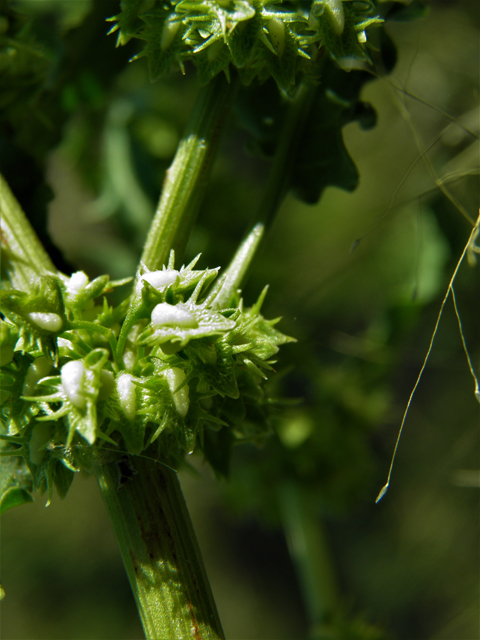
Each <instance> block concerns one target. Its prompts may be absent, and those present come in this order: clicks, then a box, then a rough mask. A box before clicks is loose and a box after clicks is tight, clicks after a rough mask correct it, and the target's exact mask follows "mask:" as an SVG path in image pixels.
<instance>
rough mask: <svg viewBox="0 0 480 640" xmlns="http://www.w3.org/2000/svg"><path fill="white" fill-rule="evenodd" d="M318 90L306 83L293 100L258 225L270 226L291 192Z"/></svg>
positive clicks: (263, 198)
mask: <svg viewBox="0 0 480 640" xmlns="http://www.w3.org/2000/svg"><path fill="white" fill-rule="evenodd" d="M316 91H317V87H316V86H315V85H314V84H313V83H312V82H310V81H308V80H303V81H302V83H301V84H300V86H299V88H298V90H297V93H296V94H295V97H294V98H292V99H291V100H290V103H289V105H288V109H287V112H286V114H285V119H284V121H283V124H282V131H281V133H280V137H279V140H278V143H277V148H276V150H275V155H274V157H273V161H272V166H271V168H270V172H269V174H268V179H267V185H266V187H265V190H264V192H263V197H262V200H261V203H260V206H259V208H258V211H257V215H256V217H255V222H256V223H258V222H262V223H263V224H264V225H265V227H268V226H270V224H271V223H272V221H273V219H274V217H275V215H276V213H277V211H278V210H279V208H280V205H281V204H282V202H283V199H284V198H285V196H286V195H287V193H288V190H289V189H290V175H291V172H292V169H293V167H294V166H295V162H296V160H297V154H298V151H299V147H300V142H301V140H302V135H303V133H304V129H305V124H306V122H307V119H308V114H309V112H310V108H311V106H312V102H313V98H314V97H315V93H316Z"/></svg>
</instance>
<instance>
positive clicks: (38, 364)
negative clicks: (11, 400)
mask: <svg viewBox="0 0 480 640" xmlns="http://www.w3.org/2000/svg"><path fill="white" fill-rule="evenodd" d="M51 370H52V363H51V362H50V360H49V359H48V358H46V357H45V356H42V357H41V358H37V359H36V360H35V361H34V362H32V364H31V365H30V366H29V367H28V369H27V375H26V376H25V381H24V383H23V389H22V395H24V396H33V394H34V393H35V387H36V386H37V382H38V381H39V380H41V379H42V378H45V376H48V374H49V373H50V371H51Z"/></svg>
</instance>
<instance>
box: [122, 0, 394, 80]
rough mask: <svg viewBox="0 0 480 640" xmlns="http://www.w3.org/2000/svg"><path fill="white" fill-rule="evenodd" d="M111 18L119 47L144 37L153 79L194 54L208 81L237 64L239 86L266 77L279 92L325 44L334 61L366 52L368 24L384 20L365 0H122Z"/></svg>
mask: <svg viewBox="0 0 480 640" xmlns="http://www.w3.org/2000/svg"><path fill="white" fill-rule="evenodd" d="M121 8H122V11H121V13H119V14H118V15H116V16H114V17H112V18H110V19H109V20H110V21H112V22H115V25H114V26H113V28H112V29H111V31H110V33H112V32H115V31H117V30H118V32H119V34H118V40H117V45H123V44H125V43H126V42H128V41H129V40H130V39H131V38H132V37H135V38H139V39H140V40H143V41H144V42H145V47H144V49H143V51H142V52H141V53H139V54H138V55H137V56H136V58H139V57H142V56H146V57H147V58H148V63H149V67H150V75H151V78H152V80H155V79H157V78H158V77H159V76H161V75H162V74H163V73H165V72H166V71H168V70H169V69H170V68H171V67H172V66H173V65H175V64H178V65H179V66H180V68H181V69H182V71H183V68H184V62H185V61H186V60H193V61H194V62H195V64H196V66H197V70H198V75H199V79H200V82H201V83H203V84H206V83H207V82H209V80H211V79H212V78H213V77H214V76H215V75H217V74H218V73H220V72H221V71H224V72H225V73H226V74H227V76H228V75H229V69H230V66H232V67H235V68H236V69H237V70H238V73H239V75H240V77H241V79H242V81H243V82H244V83H245V84H249V83H250V82H251V81H252V80H253V79H254V78H258V79H260V80H261V81H263V80H265V79H266V78H268V77H269V76H272V77H273V78H274V79H275V81H276V82H277V84H278V86H279V87H280V88H281V89H283V90H284V91H287V92H288V91H290V90H291V89H292V87H293V86H294V84H295V79H296V75H297V72H298V71H299V70H300V69H302V70H303V71H304V72H306V73H309V74H314V75H315V64H316V62H317V60H318V59H319V58H320V57H321V54H322V50H323V49H324V48H325V49H326V50H327V51H328V53H329V54H330V55H331V56H332V57H334V58H336V59H345V58H347V59H348V58H352V57H357V58H360V59H366V58H368V55H367V53H366V47H365V45H366V41H367V38H366V34H365V30H366V29H367V27H369V26H371V25H375V24H379V23H381V22H382V20H381V19H380V18H379V17H378V16H375V15H374V13H375V4H374V3H373V2H372V1H371V0H361V1H359V0H344V1H343V2H342V0H313V1H312V0H292V1H291V2H284V1H283V0H122V2H121Z"/></svg>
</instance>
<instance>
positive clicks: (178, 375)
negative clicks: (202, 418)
mask: <svg viewBox="0 0 480 640" xmlns="http://www.w3.org/2000/svg"><path fill="white" fill-rule="evenodd" d="M163 375H164V376H165V378H166V379H167V382H168V388H169V389H170V391H171V393H172V397H173V401H174V403H175V408H176V410H177V411H178V413H179V414H180V415H181V416H182V418H184V417H185V416H186V415H187V411H188V406H189V403H190V401H189V397H188V395H189V394H188V384H186V385H184V386H183V387H182V388H181V389H178V387H179V386H180V385H181V384H183V382H184V381H185V372H184V371H182V370H181V369H178V368H177V367H172V369H167V370H166V371H165V372H164V374H163Z"/></svg>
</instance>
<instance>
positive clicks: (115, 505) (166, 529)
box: [95, 458, 225, 640]
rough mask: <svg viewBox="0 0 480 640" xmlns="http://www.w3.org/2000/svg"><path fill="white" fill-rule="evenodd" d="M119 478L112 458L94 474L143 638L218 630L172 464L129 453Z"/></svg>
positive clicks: (205, 638) (174, 639)
mask: <svg viewBox="0 0 480 640" xmlns="http://www.w3.org/2000/svg"><path fill="white" fill-rule="evenodd" d="M126 464H128V465H129V474H131V477H129V478H128V481H127V482H125V484H124V485H121V486H120V485H119V474H120V473H121V472H120V470H119V468H118V466H119V465H117V464H115V463H110V464H104V465H98V466H97V467H96V468H95V474H96V476H97V479H98V483H99V486H100V490H101V493H102V496H103V499H104V502H105V505H106V507H107V511H108V514H109V516H110V520H111V522H112V525H113V528H114V531H115V536H116V538H117V541H118V544H119V546H120V550H121V553H122V556H123V561H124V564H125V568H126V571H127V574H128V578H129V580H130V584H131V586H132V590H133V594H134V596H135V601H136V603H137V607H138V610H139V613H140V617H141V620H142V624H143V628H144V631H145V636H146V638H147V640H160V639H161V640H179V639H180V638H199V639H200V638H202V640H222V639H223V638H224V637H225V636H224V634H223V630H222V626H221V624H220V619H219V617H218V613H217V609H216V606H215V601H214V599H213V595H212V592H211V589H210V584H209V582H208V578H207V574H206V572H205V567H204V565H203V560H202V556H201V553H200V549H199V547H198V543H197V539H196V537H195V532H194V530H193V527H192V523H191V520H190V516H189V513H188V510H187V507H186V505H185V500H184V498H183V494H182V490H181V488H180V483H179V481H178V478H177V474H176V472H175V471H174V470H173V469H169V468H168V467H166V466H164V465H162V464H160V463H158V462H155V461H150V460H148V459H146V458H130V459H129V462H128V463H126Z"/></svg>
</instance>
